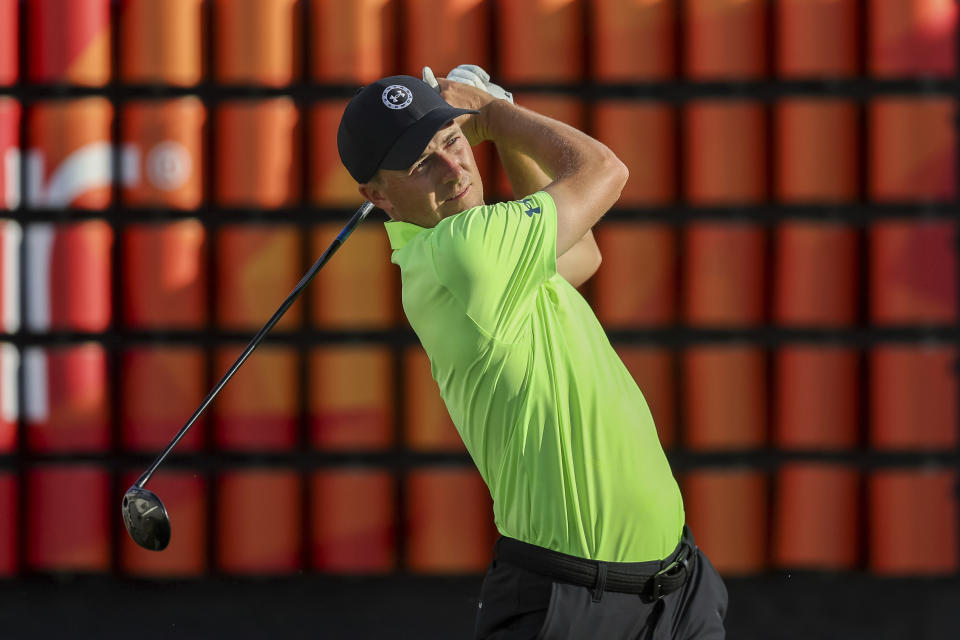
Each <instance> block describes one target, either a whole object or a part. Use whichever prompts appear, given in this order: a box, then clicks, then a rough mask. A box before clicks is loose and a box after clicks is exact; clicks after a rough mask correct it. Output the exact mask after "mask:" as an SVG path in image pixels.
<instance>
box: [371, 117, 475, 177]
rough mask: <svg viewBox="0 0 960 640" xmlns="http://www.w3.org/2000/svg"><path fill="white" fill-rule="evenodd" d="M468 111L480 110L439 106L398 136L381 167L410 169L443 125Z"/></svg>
mask: <svg viewBox="0 0 960 640" xmlns="http://www.w3.org/2000/svg"><path fill="white" fill-rule="evenodd" d="M468 113H479V112H478V111H473V110H470V109H458V108H456V107H451V106H449V105H444V106H440V107H437V108H436V109H434V110H433V111H431V112H430V113H428V114H426V115H425V116H423V117H422V118H420V119H419V120H418V121H417V122H416V123H415V124H413V125H411V126H410V127H408V128H407V130H406V131H404V132H403V135H401V136H400V137H399V138H397V141H396V142H395V143H393V146H392V147H391V148H390V150H389V151H387V155H386V156H384V158H383V162H381V163H380V168H381V169H391V170H394V171H403V170H404V169H409V168H410V166H411V165H412V164H413V163H414V162H416V161H417V158H419V157H420V155H421V154H422V153H423V150H424V149H426V148H427V145H428V144H430V140H432V139H433V136H435V135H436V133H437V131H439V130H440V128H441V127H443V125H445V124H446V123H448V122H450V121H451V120H453V119H454V118H456V117H457V116H462V115H465V114H468Z"/></svg>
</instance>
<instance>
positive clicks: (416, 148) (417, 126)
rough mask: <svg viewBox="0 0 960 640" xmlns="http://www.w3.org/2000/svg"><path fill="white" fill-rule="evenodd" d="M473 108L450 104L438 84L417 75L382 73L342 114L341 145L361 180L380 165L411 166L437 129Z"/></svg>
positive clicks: (343, 158)
mask: <svg viewBox="0 0 960 640" xmlns="http://www.w3.org/2000/svg"><path fill="white" fill-rule="evenodd" d="M465 113H477V112H476V111H471V110H469V109H458V108H456V107H452V106H450V104H449V103H448V102H447V101H446V100H444V99H443V98H442V97H441V96H440V94H439V93H438V92H437V90H436V89H434V88H433V87H431V86H430V85H428V84H427V83H426V82H424V81H423V80H420V79H419V78H414V77H413V76H390V77H388V78H381V79H380V80H377V81H376V82H374V83H373V84H369V85H367V86H365V87H364V88H363V89H361V90H360V91H359V92H358V93H357V95H355V96H354V97H353V99H351V100H350V104H348V105H347V108H346V109H345V110H344V112H343V117H342V118H340V128H339V129H338V130H337V149H339V151H340V160H341V162H343V165H344V166H345V167H346V168H347V171H349V172H350V175H351V176H353V179H354V180H356V181H357V182H361V183H363V182H368V181H369V180H370V179H371V178H372V177H373V176H374V175H376V173H377V171H379V170H380V169H396V170H403V169H407V168H409V167H410V165H412V164H413V163H414V162H416V160H417V158H419V157H420V154H422V153H423V150H424V149H425V148H426V147H427V145H428V144H429V143H430V140H431V139H432V138H433V136H434V135H435V134H436V133H437V131H438V130H439V129H440V127H442V126H443V125H445V124H446V123H447V122H449V121H451V120H453V119H454V118H456V117H457V116H459V115H463V114H465Z"/></svg>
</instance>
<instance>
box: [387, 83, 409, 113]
mask: <svg viewBox="0 0 960 640" xmlns="http://www.w3.org/2000/svg"><path fill="white" fill-rule="evenodd" d="M380 99H381V100H383V104H385V105H386V106H387V107H388V108H390V109H406V108H407V107H409V106H410V103H411V102H413V92H412V91H410V89H407V88H406V87H405V86H403V85H402V84H392V85H390V86H389V87H387V88H386V89H384V90H383V95H382V96H380Z"/></svg>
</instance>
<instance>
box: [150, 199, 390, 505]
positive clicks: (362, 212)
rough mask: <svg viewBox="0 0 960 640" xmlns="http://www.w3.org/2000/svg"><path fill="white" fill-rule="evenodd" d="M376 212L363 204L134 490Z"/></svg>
mask: <svg viewBox="0 0 960 640" xmlns="http://www.w3.org/2000/svg"><path fill="white" fill-rule="evenodd" d="M372 209H373V203H372V202H369V201H367V202H364V203H363V204H362V205H361V206H360V208H359V209H357V211H356V213H354V214H353V216H352V217H351V218H350V220H349V221H348V222H347V224H346V225H345V226H344V227H343V230H341V231H340V233H339V234H337V237H336V238H335V239H334V241H333V242H332V243H330V246H329V247H327V250H326V251H324V252H323V255H321V256H320V257H319V258H317V261H316V262H314V263H313V266H312V267H310V270H309V271H307V273H306V274H305V275H304V276H303V278H301V280H300V283H299V284H298V285H297V286H296V287H295V288H294V289H293V291H292V292H290V295H289V296H287V299H286V300H284V301H283V304H281V305H280V308H279V309H277V310H276V312H275V313H274V314H273V316H272V317H271V318H270V319H269V320H268V321H267V324H265V325H263V328H262V329H260V331H258V332H257V335H255V336H253V338H252V339H251V340H250V343H249V344H247V348H246V349H244V350H243V353H241V354H240V357H239V358H237V361H236V362H234V363H233V366H231V367H230V369H229V370H228V371H227V372H226V373H225V374H224V375H223V377H222V378H220V382H218V383H217V384H216V386H214V387H213V389H211V390H210V393H208V394H207V397H206V398H204V399H203V402H201V403H200V406H199V407H197V410H196V411H194V412H193V415H192V416H190V419H189V420H187V422H186V424H184V425H183V427H181V428H180V431H178V432H177V435H175V436H174V437H173V440H171V441H170V444H168V445H167V448H166V449H164V450H163V451H162V452H161V453H160V455H159V456H157V459H156V460H154V461H153V464H151V465H150V468H149V469H147V470H146V471H144V472H143V475H142V476H140V478H139V479H138V480H137V482H136V484H135V485H134V486H136V487H139V488H142V487H143V485H145V484H146V483H147V481H148V480H150V476H152V475H153V472H154V471H156V470H157V467H159V466H160V464H161V463H162V462H163V461H164V459H165V458H166V457H167V455H169V453H170V452H171V451H172V450H173V448H174V447H175V446H177V443H178V442H180V439H181V438H182V437H183V436H184V435H185V434H186V433H187V431H189V430H190V427H192V426H193V423H194V422H196V421H197V418H199V417H200V414H202V413H203V411H204V410H205V409H206V408H207V405H209V404H210V403H211V402H212V401H213V399H214V398H215V397H217V394H218V393H220V390H221V389H223V386H224V385H225V384H227V382H228V381H229V380H230V378H232V377H233V374H234V373H236V372H237V369H239V368H240V365H242V364H243V363H244V361H245V360H246V359H247V357H248V356H249V355H250V354H251V353H252V352H253V350H254V349H256V348H257V345H258V344H260V341H261V340H263V337H264V336H265V335H267V333H269V331H270V329H272V328H273V325H275V324H277V321H279V320H280V318H282V317H283V314H285V313H286V312H287V309H289V308H290V305H292V304H293V303H294V302H296V300H297V298H299V297H300V294H301V293H303V290H304V289H305V288H306V286H307V285H308V284H310V281H311V280H313V277H314V276H315V275H317V272H318V271H320V269H321V268H323V265H325V264H326V263H327V261H328V260H329V259H330V257H331V256H332V255H333V254H334V253H335V252H336V251H337V249H339V248H340V245H342V244H343V243H344V242H345V241H346V239H347V238H348V237H349V236H350V234H351V233H353V230H354V229H355V228H356V227H357V225H358V224H360V223H361V222H362V221H363V219H364V218H366V217H367V214H369V213H370V211H371V210H372Z"/></svg>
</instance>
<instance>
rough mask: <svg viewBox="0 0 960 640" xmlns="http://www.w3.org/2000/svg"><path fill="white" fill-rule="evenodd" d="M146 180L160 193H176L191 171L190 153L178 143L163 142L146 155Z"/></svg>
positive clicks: (188, 177)
mask: <svg viewBox="0 0 960 640" xmlns="http://www.w3.org/2000/svg"><path fill="white" fill-rule="evenodd" d="M146 164H147V180H148V181H149V182H150V184H152V185H153V186H154V187H156V188H157V189H160V190H161V191H176V190H177V189H179V188H180V187H182V186H183V185H185V184H186V183H187V180H189V179H190V173H191V171H193V160H192V159H191V158H190V152H189V151H188V150H187V148H186V147H185V146H183V145H182V144H180V143H179V142H173V141H172V140H165V141H163V142H161V143H160V144H158V145H156V146H155V147H153V148H152V149H150V152H149V153H147V163H146Z"/></svg>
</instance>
